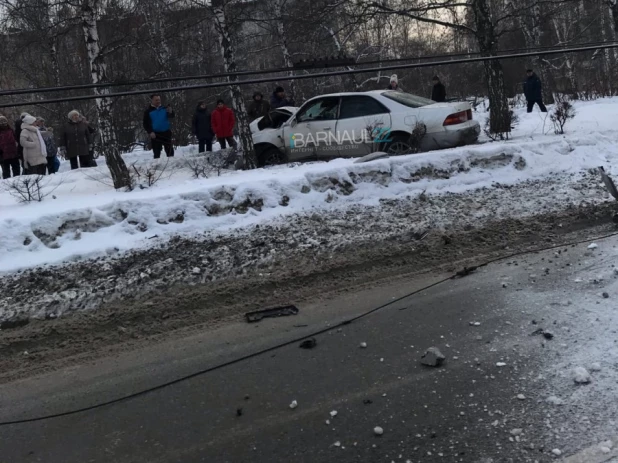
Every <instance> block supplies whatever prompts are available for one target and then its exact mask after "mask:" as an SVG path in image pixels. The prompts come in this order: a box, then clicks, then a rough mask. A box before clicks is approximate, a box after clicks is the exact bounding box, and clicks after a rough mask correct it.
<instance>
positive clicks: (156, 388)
mask: <svg viewBox="0 0 618 463" xmlns="http://www.w3.org/2000/svg"><path fill="white" fill-rule="evenodd" d="M613 236H618V232H614V233H609V234H607V235H602V236H597V237H595V238H587V239H585V240H578V241H572V242H569V243H561V244H556V245H552V246H547V247H544V248H540V249H533V250H523V251H518V252H514V253H512V254H509V255H508V256H502V257H496V258H495V259H491V260H488V261H486V262H483V263H481V264H479V265H476V266H474V267H470V268H467V269H464V271H463V272H457V273H454V274H453V275H451V276H449V277H446V278H443V279H441V280H438V281H436V282H434V283H432V284H430V285H427V286H424V287H423V288H420V289H416V290H414V291H411V292H409V293H407V294H405V295H403V296H401V297H399V298H397V299H394V300H391V301H388V302H387V303H385V304H382V305H380V306H378V307H375V308H373V309H371V310H368V311H366V312H363V313H362V314H360V315H356V316H354V317H352V318H350V319H348V320H344V321H343V322H340V323H338V324H336V325H333V326H330V327H328V328H324V329H321V330H318V331H314V332H313V333H311V334H308V335H305V336H302V337H298V338H295V339H293V340H291V341H285V342H282V343H280V344H277V345H275V346H272V347H268V348H266V349H262V350H260V351H258V352H253V353H251V354H247V355H244V356H242V357H239V358H237V359H234V360H230V361H228V362H224V363H220V364H218V365H215V366H212V367H209V368H205V369H203V370H200V371H197V372H195V373H191V374H189V375H186V376H182V377H180V378H177V379H174V380H172V381H168V382H166V383H163V384H159V385H157V386H153V387H150V388H148V389H143V390H141V391H138V392H134V393H133V394H129V395H125V396H123V397H119V398H117V399H113V400H109V401H106V402H100V403H98V404H94V405H90V406H88V407H82V408H77V409H74V410H68V411H66V412H61V413H54V414H50V415H43V416H37V417H33V418H25V419H21V420H13V421H3V422H0V427H2V426H10V425H15V424H24V423H33V422H37V421H45V420H50V419H53V418H61V417H63V416H69V415H76V414H78V413H84V412H88V411H91V410H96V409H97V408H102V407H106V406H108V405H113V404H117V403H120V402H126V401H128V400H131V399H135V398H137V397H141V396H144V395H146V394H149V393H151V392H155V391H159V390H161V389H165V388H167V387H169V386H173V385H175V384H178V383H182V382H184V381H187V380H189V379H192V378H196V377H198V376H202V375H205V374H206V373H210V372H213V371H216V370H221V369H222V368H225V367H229V366H232V365H235V364H237V363H241V362H244V361H246V360H250V359H252V358H255V357H259V356H261V355H264V354H267V353H269V352H273V351H275V350H278V349H281V348H283V347H287V346H290V345H292V344H296V343H298V342H300V341H302V340H304V339H307V338H311V337H313V336H318V335H320V334H324V333H327V332H329V331H332V330H335V329H337V328H341V327H342V326H345V325H349V324H351V323H353V322H355V321H357V320H360V319H361V318H365V317H367V316H369V315H371V314H373V313H375V312H378V311H379V310H382V309H385V308H387V307H389V306H391V305H393V304H395V303H397V302H400V301H402V300H404V299H407V298H408V297H411V296H414V295H416V294H418V293H421V292H423V291H427V290H428V289H431V288H434V287H436V286H438V285H441V284H443V283H446V282H447V281H450V280H453V279H456V278H458V277H460V276H462V275H468V274H469V273H471V272H473V271H474V269H477V268H480V267H485V266H487V265H490V264H493V263H496V262H499V261H503V260H506V259H512V258H513V257H517V256H521V255H524V254H538V253H539V252H543V251H550V250H552V249H558V248H563V247H565V246H575V245H578V244H583V243H589V242H591V241H598V240H604V239H607V238H611V237H613ZM410 308H411V307H406V308H404V309H400V310H407V309H410Z"/></svg>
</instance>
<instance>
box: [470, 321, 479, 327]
mask: <svg viewBox="0 0 618 463" xmlns="http://www.w3.org/2000/svg"><path fill="white" fill-rule="evenodd" d="M470 326H481V322H470Z"/></svg>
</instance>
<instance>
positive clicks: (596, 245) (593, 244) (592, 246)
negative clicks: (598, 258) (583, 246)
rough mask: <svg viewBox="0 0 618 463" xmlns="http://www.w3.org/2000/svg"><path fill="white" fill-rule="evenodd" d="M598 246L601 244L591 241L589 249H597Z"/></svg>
mask: <svg viewBox="0 0 618 463" xmlns="http://www.w3.org/2000/svg"><path fill="white" fill-rule="evenodd" d="M598 247H599V245H598V244H596V243H591V244H589V245H588V249H596V248H598Z"/></svg>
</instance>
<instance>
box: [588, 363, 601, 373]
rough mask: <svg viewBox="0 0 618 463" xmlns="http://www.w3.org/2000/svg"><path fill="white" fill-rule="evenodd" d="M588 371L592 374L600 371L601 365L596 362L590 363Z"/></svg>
mask: <svg viewBox="0 0 618 463" xmlns="http://www.w3.org/2000/svg"><path fill="white" fill-rule="evenodd" d="M590 371H594V372H597V371H601V364H600V363H598V362H594V363H591V364H590Z"/></svg>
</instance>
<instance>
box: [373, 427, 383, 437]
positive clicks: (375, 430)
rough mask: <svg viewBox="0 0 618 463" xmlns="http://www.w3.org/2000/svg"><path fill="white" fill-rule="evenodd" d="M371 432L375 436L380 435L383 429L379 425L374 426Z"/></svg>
mask: <svg viewBox="0 0 618 463" xmlns="http://www.w3.org/2000/svg"><path fill="white" fill-rule="evenodd" d="M373 433H374V434H375V435H376V436H381V435H382V434H384V429H382V428H381V427H380V426H376V427H375V428H373Z"/></svg>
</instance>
